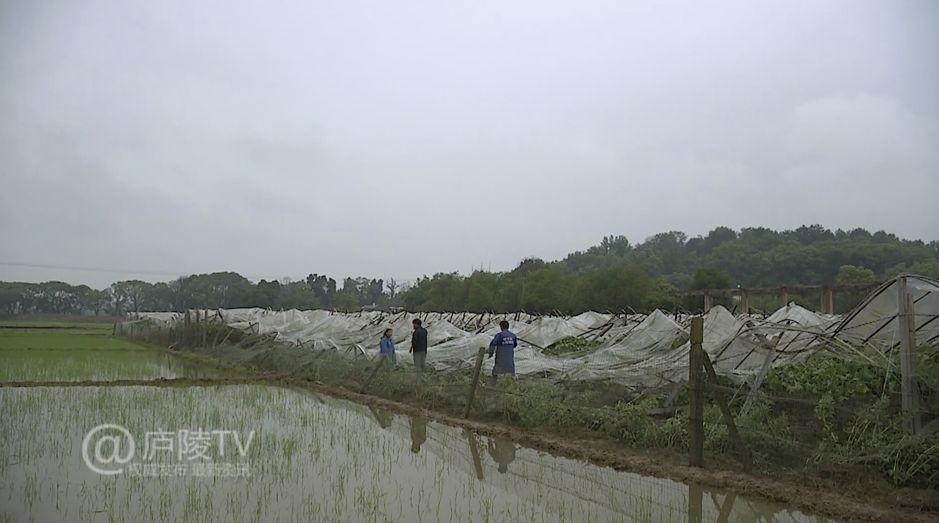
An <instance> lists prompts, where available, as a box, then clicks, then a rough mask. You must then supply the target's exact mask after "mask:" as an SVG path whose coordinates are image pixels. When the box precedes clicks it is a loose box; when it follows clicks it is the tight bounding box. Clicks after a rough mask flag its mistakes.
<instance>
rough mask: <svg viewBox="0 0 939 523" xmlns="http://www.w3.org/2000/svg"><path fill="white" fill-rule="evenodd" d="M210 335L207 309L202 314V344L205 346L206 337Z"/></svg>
mask: <svg viewBox="0 0 939 523" xmlns="http://www.w3.org/2000/svg"><path fill="white" fill-rule="evenodd" d="M208 335H209V311H208V310H206V311H205V312H204V313H203V316H202V346H203V347H205V345H206V343H207V341H206V337H207V336H208Z"/></svg>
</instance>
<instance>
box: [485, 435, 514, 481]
mask: <svg viewBox="0 0 939 523" xmlns="http://www.w3.org/2000/svg"><path fill="white" fill-rule="evenodd" d="M488 450H489V455H490V456H492V459H493V460H495V462H496V463H498V464H499V474H505V473H506V472H508V470H509V464H510V463H512V462H513V461H515V443H512V441H511V440H508V439H506V438H503V437H499V436H496V437H495V438H489V446H488Z"/></svg>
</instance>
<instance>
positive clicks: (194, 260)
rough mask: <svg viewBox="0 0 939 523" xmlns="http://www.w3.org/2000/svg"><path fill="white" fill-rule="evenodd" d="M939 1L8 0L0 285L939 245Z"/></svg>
mask: <svg viewBox="0 0 939 523" xmlns="http://www.w3.org/2000/svg"><path fill="white" fill-rule="evenodd" d="M937 93H939V1H933V0H923V1H915V2H914V1H902V0H882V1H861V0H844V1H834V0H826V1H824V2H816V1H809V0H806V1H793V0H783V1H776V2H768V1H760V2H753V1H751V0H743V1H723V2H701V1H698V0H689V1H681V2H678V1H675V2H653V1H650V0H642V1H639V0H633V1H628V0H619V1H611V2H592V1H583V2H568V1H564V2H552V1H545V0H539V1H519V2H505V1H500V2H495V1H493V2H480V1H465V2H462V1H461V2H455V1H446V2H433V1H427V2H411V1H393V2H383V1H357V0H353V1H349V0H342V1H339V0H336V1H316V0H314V1H296V2H261V1H258V2H244V1H240V0H225V1H218V2H191V1H159V2H142V1H141V2H138V1H126V0H108V1H82V2H76V1H73V0H67V1H41V2H38V1H32V0H0V262H4V263H7V264H9V263H22V264H30V265H49V266H68V267H88V268H99V269H131V270H134V271H141V274H128V273H122V272H87V271H72V270H60V269H51V268H37V267H23V266H14V265H0V280H20V281H43V280H48V279H63V280H66V281H69V282H72V283H88V284H91V285H93V286H98V287H100V286H105V285H107V284H109V283H111V282H112V281H115V280H120V279H129V278H133V277H141V278H142V279H147V280H151V281H154V280H167V279H171V278H172V277H173V276H175V275H182V274H189V273H196V272H212V271H218V270H234V271H238V272H240V273H242V274H245V275H246V276H248V277H250V278H252V279H258V278H269V279H270V278H281V277H284V276H291V277H294V278H299V277H303V276H305V275H306V274H308V273H311V272H317V273H321V274H322V273H326V274H329V275H330V276H333V277H335V278H336V279H341V278H342V277H345V276H350V275H351V276H356V275H363V276H370V277H383V278H388V277H396V278H397V279H399V280H404V279H411V278H414V277H416V276H419V275H421V274H425V273H428V274H430V273H434V272H438V271H461V272H464V273H468V272H469V271H471V270H472V269H473V267H474V266H475V267H479V266H480V265H483V266H484V267H486V268H489V267H491V268H492V269H493V270H505V269H509V268H512V267H513V266H514V265H515V264H516V263H517V262H518V261H519V260H520V259H521V258H523V257H525V256H531V255H534V256H539V257H542V258H545V259H557V258H560V257H563V256H564V255H566V254H567V253H568V252H571V251H574V250H579V249H584V248H586V247H588V246H590V245H593V244H595V243H597V242H598V241H599V240H600V239H601V237H602V236H603V235H606V234H623V235H626V236H627V237H628V238H629V239H630V240H631V241H633V242H640V241H642V240H643V239H645V238H646V237H648V236H650V235H652V234H655V233H657V232H661V231H666V230H669V229H677V230H682V231H685V232H687V233H689V234H691V235H697V234H705V233H707V231H708V230H710V229H712V228H714V227H715V226H718V225H727V226H730V227H734V228H740V227H746V226H767V227H772V228H777V229H784V228H793V227H797V226H799V225H801V224H811V223H821V224H823V225H825V226H828V227H831V228H838V227H841V228H854V227H865V228H868V229H870V230H872V231H873V230H877V229H885V230H887V231H889V232H894V233H896V234H898V235H900V236H902V237H907V238H917V239H925V240H936V239H939V232H937V230H939V209H937V204H936V202H937V199H936V197H937V195H939V96H937Z"/></svg>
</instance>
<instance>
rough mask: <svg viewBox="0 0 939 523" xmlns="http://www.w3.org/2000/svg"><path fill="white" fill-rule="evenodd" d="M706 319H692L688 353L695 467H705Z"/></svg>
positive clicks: (691, 457)
mask: <svg viewBox="0 0 939 523" xmlns="http://www.w3.org/2000/svg"><path fill="white" fill-rule="evenodd" d="M703 343H704V318H702V317H701V316H696V317H694V318H692V319H691V350H690V351H689V352H688V394H689V395H690V402H691V405H690V408H689V411H688V425H689V427H688V437H689V440H690V453H689V455H688V462H689V464H690V465H691V466H693V467H701V466H704V383H703V381H704V379H703V375H702V374H703V373H702V370H703V369H704V366H703V360H704V347H703V346H702V344H703Z"/></svg>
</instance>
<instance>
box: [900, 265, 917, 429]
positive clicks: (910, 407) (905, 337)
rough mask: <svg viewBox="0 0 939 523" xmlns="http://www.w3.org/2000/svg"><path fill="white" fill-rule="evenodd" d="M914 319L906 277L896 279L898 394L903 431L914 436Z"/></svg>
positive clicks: (915, 424)
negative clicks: (899, 396)
mask: <svg viewBox="0 0 939 523" xmlns="http://www.w3.org/2000/svg"><path fill="white" fill-rule="evenodd" d="M915 325H916V319H915V316H914V315H913V296H912V295H911V294H910V292H909V289H908V288H907V281H906V276H900V277H899V278H897V331H898V334H899V335H900V378H901V384H900V392H901V394H902V402H901V406H902V408H903V429H904V430H905V431H906V432H907V433H908V434H915V433H916V432H918V431H919V429H920V424H921V420H920V413H919V392H918V391H917V388H916V352H915V349H916V327H915Z"/></svg>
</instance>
